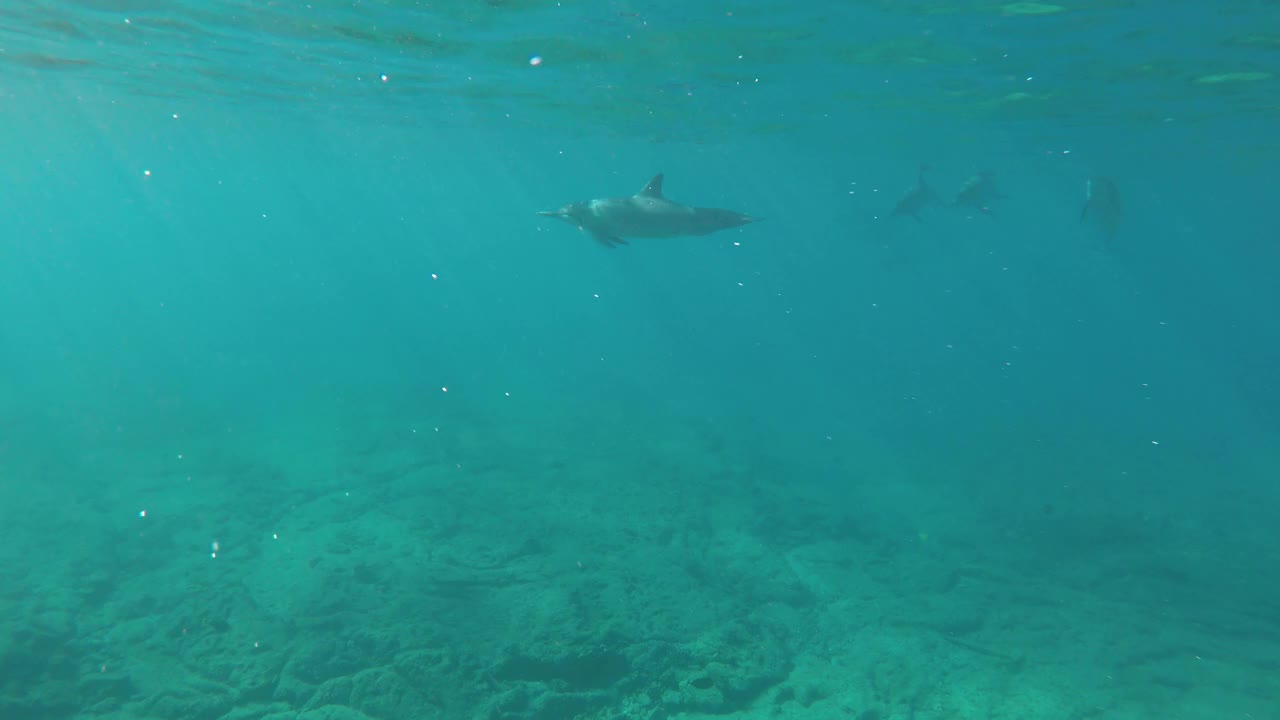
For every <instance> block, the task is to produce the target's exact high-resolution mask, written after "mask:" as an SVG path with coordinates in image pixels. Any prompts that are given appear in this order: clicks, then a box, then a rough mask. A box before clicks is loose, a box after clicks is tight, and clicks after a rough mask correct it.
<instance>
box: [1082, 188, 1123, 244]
mask: <svg viewBox="0 0 1280 720" xmlns="http://www.w3.org/2000/svg"><path fill="white" fill-rule="evenodd" d="M1122 214H1123V213H1122V211H1121V207H1120V191H1119V190H1117V189H1116V184H1115V183H1114V182H1112V181H1111V179H1110V178H1106V177H1102V176H1101V175H1098V176H1095V177H1091V178H1089V179H1088V180H1087V181H1086V182H1085V184H1084V208H1083V209H1081V210H1080V222H1084V221H1086V220H1088V221H1090V222H1092V223H1093V224H1094V225H1096V226H1097V227H1098V229H1099V230H1101V231H1102V235H1103V238H1104V239H1105V240H1106V242H1107V243H1108V244H1110V242H1111V240H1112V239H1114V238H1115V236H1116V230H1117V229H1119V227H1120V216H1121V215H1122Z"/></svg>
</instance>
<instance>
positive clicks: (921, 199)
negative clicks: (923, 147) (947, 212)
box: [889, 165, 942, 222]
mask: <svg viewBox="0 0 1280 720" xmlns="http://www.w3.org/2000/svg"><path fill="white" fill-rule="evenodd" d="M928 169H929V166H928V165H921V166H920V170H919V174H918V175H917V176H916V184H915V185H914V186H912V188H911V189H910V190H908V191H907V192H906V194H904V195H903V196H902V198H901V199H899V200H898V204H897V205H894V206H893V212H891V213H889V215H890V216H891V217H892V216H896V215H910V216H911V217H913V218H915V219H916V220H917V221H918V222H923V221H921V220H920V211H921V210H924V209H925V208H929V207H933V206H934V205H941V204H942V199H941V198H939V197H938V193H936V192H934V190H933V188H932V187H931V186H930V185H929V183H928V182H927V181H925V179H924V172H925V171H926V170H928Z"/></svg>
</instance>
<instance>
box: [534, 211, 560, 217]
mask: <svg viewBox="0 0 1280 720" xmlns="http://www.w3.org/2000/svg"><path fill="white" fill-rule="evenodd" d="M538 217H564V213H562V212H560V211H559V210H539V211H538Z"/></svg>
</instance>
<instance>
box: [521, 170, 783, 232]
mask: <svg viewBox="0 0 1280 720" xmlns="http://www.w3.org/2000/svg"><path fill="white" fill-rule="evenodd" d="M538 214H539V215H541V216H542V217H553V218H560V219H561V220H564V221H565V222H567V223H569V224H571V225H576V226H577V227H578V229H579V230H582V231H584V232H588V233H591V237H593V238H595V240H596V242H598V243H600V244H601V245H604V246H605V247H617V246H619V245H627V244H628V243H627V238H668V237H684V236H689V235H709V234H711V233H713V232H715V231H717V230H727V229H728V228H735V227H738V226H740V225H746V224H747V223H753V222H760V220H762V218H757V217H751V216H750V215H743V214H742V213H736V212H733V211H732V210H721V209H719V208H704V207H692V206H690V205H681V204H680V203H675V202H671V201H670V200H668V199H666V198H665V197H663V195H662V174H661V173H659V174H657V175H654V176H653V179H652V180H650V181H649V184H648V185H645V186H644V189H643V190H641V191H640V192H638V193H636V194H635V195H632V196H631V197H626V198H603V199H599V200H585V201H583V202H576V203H570V204H568V205H565V206H564V207H562V208H560V209H559V210H552V211H544V212H539V213H538Z"/></svg>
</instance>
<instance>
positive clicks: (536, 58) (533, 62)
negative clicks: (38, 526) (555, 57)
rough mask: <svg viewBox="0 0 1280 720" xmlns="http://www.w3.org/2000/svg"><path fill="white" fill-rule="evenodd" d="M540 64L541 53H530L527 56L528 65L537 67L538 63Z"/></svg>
mask: <svg viewBox="0 0 1280 720" xmlns="http://www.w3.org/2000/svg"><path fill="white" fill-rule="evenodd" d="M541 64H542V56H541V55H530V56H529V67H538V66H539V65H541Z"/></svg>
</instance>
